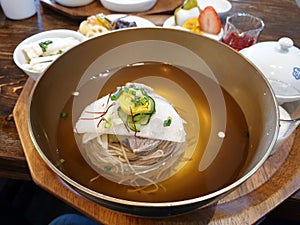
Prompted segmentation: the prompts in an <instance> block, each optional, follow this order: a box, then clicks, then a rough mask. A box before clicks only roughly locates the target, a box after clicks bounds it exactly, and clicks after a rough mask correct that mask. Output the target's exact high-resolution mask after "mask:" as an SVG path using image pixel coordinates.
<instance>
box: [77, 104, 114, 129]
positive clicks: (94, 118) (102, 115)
mask: <svg viewBox="0 0 300 225" xmlns="http://www.w3.org/2000/svg"><path fill="white" fill-rule="evenodd" d="M108 103H109V98H108V101H107V103H106V105H108ZM113 105H115V102H113V103H112V104H111V105H109V106H108V107H107V108H106V110H105V111H104V112H91V111H85V112H86V113H89V114H101V115H100V116H97V117H93V118H80V119H81V120H97V119H100V120H99V122H98V124H97V127H99V125H100V123H101V122H102V121H103V120H105V118H104V116H105V114H106V113H107V112H108V110H109V109H110V108H111V107H112V106H113Z"/></svg>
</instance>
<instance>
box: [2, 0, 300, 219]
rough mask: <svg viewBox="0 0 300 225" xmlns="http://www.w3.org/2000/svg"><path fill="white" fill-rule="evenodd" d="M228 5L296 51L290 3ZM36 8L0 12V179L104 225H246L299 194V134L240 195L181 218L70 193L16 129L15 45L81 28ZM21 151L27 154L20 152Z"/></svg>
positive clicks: (295, 14) (23, 91)
mask: <svg viewBox="0 0 300 225" xmlns="http://www.w3.org/2000/svg"><path fill="white" fill-rule="evenodd" d="M231 2H232V4H233V8H232V10H231V12H230V13H234V12H247V13H250V14H253V15H256V16H258V17H261V18H262V19H263V20H264V22H265V25H266V27H265V29H264V30H263V32H262V34H261V36H260V39H259V41H267V40H278V39H279V38H280V37H282V36H288V37H290V38H292V39H293V40H294V43H295V45H296V46H297V47H298V48H299V47H300V26H299V24H300V9H299V8H297V6H296V3H295V1H293V0H289V1H281V0H248V1H247V0H241V1H237V0H234V1H231ZM37 5H38V7H39V10H38V13H37V14H36V15H35V16H33V17H31V18H29V19H26V20H21V21H12V20H8V19H6V18H5V16H4V15H3V12H2V11H0V177H7V178H17V179H33V180H34V181H35V182H36V183H37V184H38V185H40V186H41V187H43V188H45V189H46V190H48V191H49V192H51V193H53V194H55V195H56V196H57V197H59V198H61V199H63V200H64V201H66V202H67V203H69V204H70V205H72V206H74V207H75V208H77V209H78V210H80V211H82V212H83V213H85V214H86V215H88V216H90V217H92V218H95V219H97V220H99V221H101V222H102V223H104V224H155V223H156V222H157V223H159V224H175V223H176V224H207V223H209V224H251V223H254V222H256V221H258V220H259V219H260V218H261V217H263V216H264V215H265V214H267V213H268V212H270V211H271V210H272V209H274V208H275V207H276V206H277V205H279V204H280V203H281V202H283V201H285V200H286V199H287V198H289V197H290V196H291V195H292V194H293V193H294V192H296V191H297V190H299V188H300V164H299V161H300V151H299V148H300V129H299V128H298V129H297V130H296V132H295V133H294V134H293V136H291V137H290V139H289V140H288V141H287V142H286V143H285V145H284V146H283V147H282V148H281V150H280V151H279V152H277V153H276V154H275V155H273V156H272V157H270V158H269V159H268V160H267V161H266V163H265V164H264V166H263V167H262V168H261V169H260V170H259V171H258V172H257V173H256V174H255V175H254V176H253V177H252V178H251V179H250V180H249V181H247V182H246V183H245V184H243V185H242V186H241V187H240V188H239V189H237V190H236V191H234V192H233V193H232V194H230V195H229V196H227V197H226V198H224V199H222V200H221V201H219V202H218V204H217V205H216V206H214V207H209V208H205V209H201V210H197V211H195V212H193V213H191V214H188V215H185V216H180V217H175V218H168V219H162V220H152V219H147V220H145V219H142V218H136V217H131V216H127V215H123V214H119V213H116V212H113V211H111V210H108V209H105V208H103V207H101V206H99V205H97V204H95V203H93V202H91V201H89V200H87V199H85V198H83V197H81V196H79V195H77V194H75V193H74V192H72V191H70V190H69V189H68V188H67V187H66V186H64V185H62V184H61V182H60V181H59V179H57V177H56V176H55V175H54V174H53V172H52V171H51V170H50V169H49V168H48V167H47V166H46V165H45V163H44V162H43V161H42V159H41V158H40V157H39V155H38V154H37V152H36V151H35V149H34V147H33V145H32V142H31V140H30V138H29V136H28V134H27V135H22V136H19V134H18V132H17V128H18V131H19V132H23V134H24V133H26V131H27V126H26V123H25V122H26V121H25V120H23V118H24V113H25V112H26V109H27V108H26V106H28V95H29V93H30V90H31V88H32V86H33V83H34V81H33V80H31V79H28V77H27V75H25V74H24V73H23V72H22V71H21V70H19V69H18V68H17V67H16V65H15V64H14V63H13V60H12V53H13V50H14V48H15V47H16V46H17V44H18V43H19V42H20V41H22V40H23V39H25V38H26V37H28V36H30V35H33V34H35V33H38V32H41V31H44V30H50V29H58V28H68V29H73V30H76V29H77V28H78V25H79V23H80V20H78V18H74V17H71V18H70V16H66V14H63V13H61V12H59V10H57V11H54V10H50V9H48V7H42V6H40V5H39V2H37ZM169 16H170V15H164V14H159V15H144V17H146V18H148V19H150V20H152V21H153V22H155V23H156V24H157V25H161V24H162V23H163V21H164V20H165V19H166V18H168V17H169ZM16 103H17V105H16ZM13 110H14V111H13ZM14 117H15V118H14ZM20 137H21V138H20ZM23 147H24V149H26V151H23ZM24 152H25V153H26V154H24ZM26 157H27V159H26ZM48 184H49V185H48ZM299 204H300V203H299ZM207 215H209V216H207Z"/></svg>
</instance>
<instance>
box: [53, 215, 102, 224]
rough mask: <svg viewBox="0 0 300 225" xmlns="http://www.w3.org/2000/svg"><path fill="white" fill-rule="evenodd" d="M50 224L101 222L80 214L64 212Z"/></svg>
mask: <svg viewBox="0 0 300 225" xmlns="http://www.w3.org/2000/svg"><path fill="white" fill-rule="evenodd" d="M49 225H100V224H99V223H97V222H95V221H93V220H91V219H89V218H87V217H84V216H81V215H78V214H63V215H61V216H58V217H57V218H55V219H54V220H52V221H51V222H50V223H49Z"/></svg>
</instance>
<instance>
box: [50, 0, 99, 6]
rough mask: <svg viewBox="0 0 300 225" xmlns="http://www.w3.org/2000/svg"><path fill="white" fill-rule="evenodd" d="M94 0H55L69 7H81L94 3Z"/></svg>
mask: <svg viewBox="0 0 300 225" xmlns="http://www.w3.org/2000/svg"><path fill="white" fill-rule="evenodd" d="M93 1H94V0H55V2H57V3H59V4H61V5H63V6H67V7H79V6H85V5H88V4H90V3H92V2H93Z"/></svg>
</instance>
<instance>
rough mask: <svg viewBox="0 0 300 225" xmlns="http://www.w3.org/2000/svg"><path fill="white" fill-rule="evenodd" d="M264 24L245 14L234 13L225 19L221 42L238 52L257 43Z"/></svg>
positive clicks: (256, 18) (258, 19)
mask: <svg viewBox="0 0 300 225" xmlns="http://www.w3.org/2000/svg"><path fill="white" fill-rule="evenodd" d="M263 29H264V22H263V21H262V20H261V19H260V18H258V17H255V16H252V15H250V14H246V13H236V14H233V15H231V16H228V17H227V18H226V23H225V27H224V35H223V37H222V42H224V43H225V44H227V45H229V46H230V47H232V48H234V49H235V50H237V51H239V50H241V49H243V48H246V47H249V46H251V45H253V44H255V43H256V42H257V39H258V36H259V35H260V33H261V31H262V30H263Z"/></svg>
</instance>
